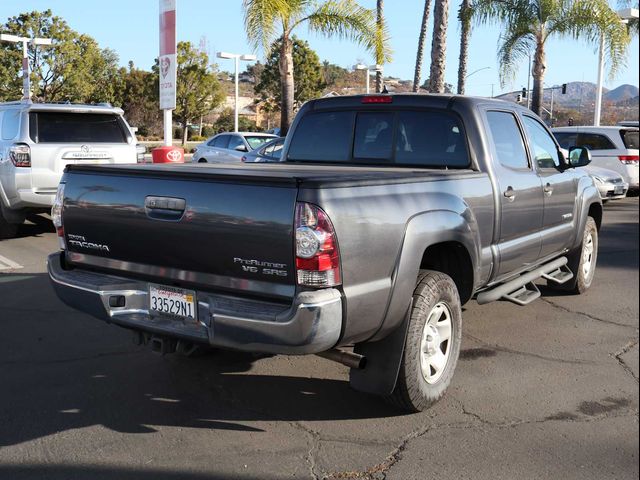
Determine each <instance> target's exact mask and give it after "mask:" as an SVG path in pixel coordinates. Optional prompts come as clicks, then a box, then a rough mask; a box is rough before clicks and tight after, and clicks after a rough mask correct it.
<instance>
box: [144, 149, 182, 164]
mask: <svg viewBox="0 0 640 480" xmlns="http://www.w3.org/2000/svg"><path fill="white" fill-rule="evenodd" d="M151 157H152V158H153V163H184V150H183V149H182V148H179V147H158V148H154V149H153V150H152V151H151Z"/></svg>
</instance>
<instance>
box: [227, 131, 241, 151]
mask: <svg viewBox="0 0 640 480" xmlns="http://www.w3.org/2000/svg"><path fill="white" fill-rule="evenodd" d="M237 147H244V142H243V141H242V138H240V137H239V136H238V135H229V145H227V148H228V149H229V150H233V149H235V148H237Z"/></svg>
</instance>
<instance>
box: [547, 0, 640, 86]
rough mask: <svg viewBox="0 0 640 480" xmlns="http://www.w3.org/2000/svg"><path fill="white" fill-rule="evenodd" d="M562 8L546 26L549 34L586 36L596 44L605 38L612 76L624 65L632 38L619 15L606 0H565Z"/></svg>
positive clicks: (576, 37)
mask: <svg viewBox="0 0 640 480" xmlns="http://www.w3.org/2000/svg"><path fill="white" fill-rule="evenodd" d="M562 7H563V10H562V11H561V12H560V14H559V15H558V16H557V17H556V21H554V22H553V23H552V24H551V25H550V26H549V29H548V32H549V35H551V34H556V35H559V36H565V37H571V38H574V39H585V40H587V42H589V43H592V44H595V45H597V44H598V43H599V42H600V37H601V35H602V36H603V37H604V42H605V49H606V57H607V61H608V64H609V72H610V76H611V77H613V76H614V75H615V74H616V73H617V72H618V70H619V69H620V68H621V67H622V66H624V65H625V58H626V53H627V48H628V46H629V42H630V40H631V37H630V36H629V31H628V30H627V27H626V25H625V24H624V23H622V22H621V21H620V17H619V16H618V14H617V13H616V12H615V11H613V10H612V9H611V7H610V6H609V3H608V2H607V0H574V1H568V0H565V1H564V2H562Z"/></svg>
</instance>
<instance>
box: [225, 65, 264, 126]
mask: <svg viewBox="0 0 640 480" xmlns="http://www.w3.org/2000/svg"><path fill="white" fill-rule="evenodd" d="M217 56H218V58H226V59H233V60H234V64H235V98H234V109H233V131H234V132H236V133H237V132H238V123H239V122H238V97H239V95H240V88H239V80H238V70H239V68H240V60H243V61H245V62H255V61H256V59H257V57H256V56H255V55H249V54H244V55H242V54H239V53H228V52H218V54H217Z"/></svg>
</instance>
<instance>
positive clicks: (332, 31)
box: [292, 0, 390, 61]
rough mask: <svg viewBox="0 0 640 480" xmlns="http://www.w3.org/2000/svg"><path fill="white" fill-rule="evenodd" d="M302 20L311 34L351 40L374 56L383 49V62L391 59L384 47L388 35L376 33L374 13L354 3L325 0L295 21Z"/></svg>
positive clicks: (344, 0)
mask: <svg viewBox="0 0 640 480" xmlns="http://www.w3.org/2000/svg"><path fill="white" fill-rule="evenodd" d="M305 21H306V22H307V23H308V26H309V30H310V31H312V32H315V33H319V34H321V35H324V36H327V37H337V38H340V39H349V40H353V41H354V42H356V43H359V44H360V45H363V46H364V47H365V48H366V49H367V50H368V51H370V52H371V53H372V54H373V55H376V52H377V49H379V48H381V46H382V48H383V50H385V55H384V60H385V61H388V59H389V58H390V51H388V49H387V47H386V45H387V44H388V42H387V41H386V40H387V39H388V32H386V31H385V32H384V33H383V35H378V34H377V26H376V16H375V11H374V10H369V9H366V8H363V7H361V6H360V5H358V4H357V3H356V2H355V1H354V0H329V1H326V2H324V3H322V4H320V5H319V6H317V8H316V9H315V10H313V11H311V12H310V13H309V14H308V15H307V16H305V17H303V18H301V19H300V20H298V22H297V24H300V23H303V22H305ZM297 24H296V25H297ZM294 26H295V25H294ZM292 28H293V27H292Z"/></svg>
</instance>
